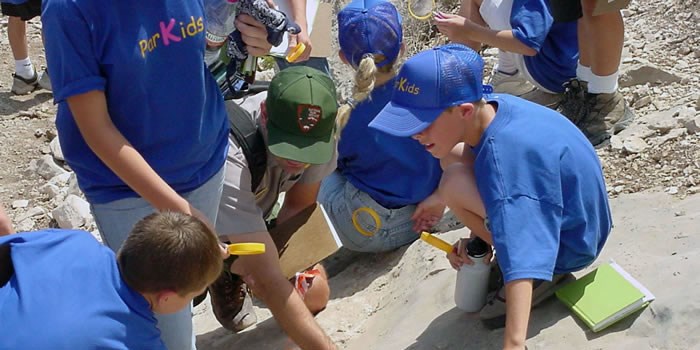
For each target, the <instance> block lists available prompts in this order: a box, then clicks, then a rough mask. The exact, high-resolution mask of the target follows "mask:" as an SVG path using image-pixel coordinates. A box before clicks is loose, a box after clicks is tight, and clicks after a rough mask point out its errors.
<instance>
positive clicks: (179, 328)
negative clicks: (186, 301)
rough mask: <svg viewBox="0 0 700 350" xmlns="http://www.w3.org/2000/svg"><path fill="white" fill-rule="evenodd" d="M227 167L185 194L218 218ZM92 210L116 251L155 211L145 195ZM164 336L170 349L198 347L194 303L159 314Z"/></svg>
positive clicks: (211, 217)
mask: <svg viewBox="0 0 700 350" xmlns="http://www.w3.org/2000/svg"><path fill="white" fill-rule="evenodd" d="M223 180H224V171H223V168H222V169H221V170H219V171H218V172H217V173H216V175H214V176H213V177H212V178H211V179H209V180H208V181H207V182H205V183H204V184H203V185H202V186H200V187H199V188H197V189H196V190H194V191H191V192H187V193H184V194H182V196H183V197H184V198H185V199H186V200H187V201H188V202H189V203H190V204H191V205H192V206H193V207H195V208H197V209H198V210H200V211H201V212H202V213H204V215H206V216H207V218H209V220H210V221H211V222H212V223H214V222H216V213H217V211H218V209H219V200H220V199H221V189H222V186H223ZM91 209H92V214H93V215H94V216H95V223H96V224H97V228H98V229H99V230H100V234H101V235H102V239H103V241H104V242H105V245H107V246H108V247H109V248H111V249H112V250H113V251H114V252H117V251H118V250H119V247H121V245H122V243H124V241H125V240H126V237H127V236H128V235H129V232H131V229H132V228H133V227H134V225H135V224H136V222H138V221H139V220H141V219H142V218H144V217H145V216H147V215H149V214H151V213H153V212H155V209H154V208H153V207H152V206H151V205H150V204H148V202H146V200H144V199H143V198H141V197H135V198H124V199H120V200H116V201H113V202H109V203H104V204H92V205H91ZM156 319H158V328H159V329H160V332H161V338H162V339H163V342H164V343H165V346H166V347H167V348H168V349H169V350H192V349H195V343H194V342H195V337H194V330H193V327H192V305H191V304H190V306H189V307H186V308H184V309H182V310H180V311H178V312H177V313H174V314H169V315H156Z"/></svg>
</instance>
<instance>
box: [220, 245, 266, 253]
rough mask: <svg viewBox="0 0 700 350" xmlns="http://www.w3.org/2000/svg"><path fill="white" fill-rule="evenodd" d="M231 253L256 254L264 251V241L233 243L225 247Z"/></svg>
mask: <svg viewBox="0 0 700 350" xmlns="http://www.w3.org/2000/svg"><path fill="white" fill-rule="evenodd" d="M226 251H228V253H229V254H231V255H257V254H262V253H265V244H264V243H233V244H229V245H228V247H226Z"/></svg>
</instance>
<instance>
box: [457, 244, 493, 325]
mask: <svg viewBox="0 0 700 350" xmlns="http://www.w3.org/2000/svg"><path fill="white" fill-rule="evenodd" d="M490 248H491V247H489V245H488V243H486V242H484V241H483V240H482V239H481V238H478V237H475V238H473V239H471V240H470V241H469V243H467V247H466V249H467V255H469V257H470V258H471V259H472V261H473V262H474V264H473V265H466V264H465V265H462V266H461V267H460V268H459V271H458V272H457V283H456V286H455V303H456V304H457V307H458V308H459V309H461V310H463V311H466V312H478V311H479V310H481V308H482V307H484V305H485V304H486V293H487V291H488V283H489V273H490V271H491V268H490V266H489V264H488V263H486V262H484V257H485V256H486V255H487V254H488V252H489V249H490Z"/></svg>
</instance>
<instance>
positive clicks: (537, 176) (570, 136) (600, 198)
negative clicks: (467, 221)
mask: <svg viewBox="0 0 700 350" xmlns="http://www.w3.org/2000/svg"><path fill="white" fill-rule="evenodd" d="M487 101H488V102H490V103H497V104H498V109H497V112H496V116H495V117H494V119H493V122H492V123H491V124H490V125H489V127H488V128H487V129H486V130H485V132H484V134H483V136H482V138H481V141H480V142H479V144H477V145H476V146H475V147H474V153H475V155H476V161H475V164H474V169H475V175H476V181H477V186H478V188H479V192H480V194H481V197H482V199H483V202H484V206H485V207H486V209H487V216H488V225H489V227H490V231H491V233H492V234H493V241H494V244H495V246H496V250H497V252H498V261H499V264H500V265H501V269H502V270H503V273H504V277H505V280H506V281H510V280H514V279H518V278H523V276H521V275H520V273H521V272H522V273H527V277H526V278H538V279H543V280H549V279H550V278H551V277H552V272H553V273H554V274H561V273H566V272H572V271H576V270H580V269H581V268H583V267H585V266H587V265H588V264H590V263H591V262H593V260H594V259H595V258H596V257H597V256H598V253H599V252H600V250H601V249H602V247H603V244H604V243H605V240H606V238H607V236H608V233H609V231H610V227H611V224H612V219H611V216H610V211H609V208H608V199H607V191H606V188H605V181H604V179H603V173H602V169H601V166H600V161H599V160H598V157H597V155H596V153H595V151H594V149H593V147H592V146H591V145H590V143H589V142H588V140H587V139H586V138H585V137H584V136H583V134H581V132H580V131H579V130H578V129H577V128H576V126H575V125H573V124H572V123H571V122H570V121H568V120H567V119H566V118H564V117H563V116H561V115H560V114H559V113H557V112H555V111H553V110H551V109H548V108H545V107H542V106H539V105H536V104H534V103H532V102H529V101H525V100H523V99H520V98H517V97H513V96H510V95H494V96H493V97H492V98H487Z"/></svg>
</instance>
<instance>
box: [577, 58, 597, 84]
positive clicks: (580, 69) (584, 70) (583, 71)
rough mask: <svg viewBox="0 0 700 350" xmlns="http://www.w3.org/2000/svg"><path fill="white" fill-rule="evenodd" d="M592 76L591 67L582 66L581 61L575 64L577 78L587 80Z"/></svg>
mask: <svg viewBox="0 0 700 350" xmlns="http://www.w3.org/2000/svg"><path fill="white" fill-rule="evenodd" d="M592 76H593V72H592V71H591V67H586V66H582V65H581V62H579V63H578V64H577V65H576V77H577V78H578V79H579V80H581V81H585V82H589V81H591V77H592Z"/></svg>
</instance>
